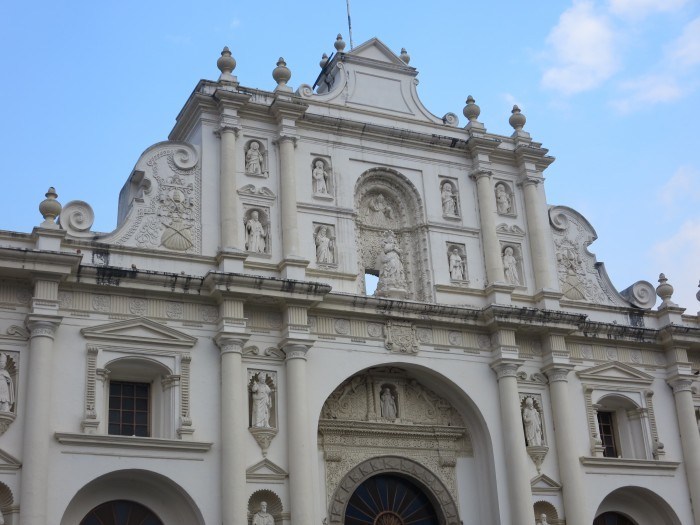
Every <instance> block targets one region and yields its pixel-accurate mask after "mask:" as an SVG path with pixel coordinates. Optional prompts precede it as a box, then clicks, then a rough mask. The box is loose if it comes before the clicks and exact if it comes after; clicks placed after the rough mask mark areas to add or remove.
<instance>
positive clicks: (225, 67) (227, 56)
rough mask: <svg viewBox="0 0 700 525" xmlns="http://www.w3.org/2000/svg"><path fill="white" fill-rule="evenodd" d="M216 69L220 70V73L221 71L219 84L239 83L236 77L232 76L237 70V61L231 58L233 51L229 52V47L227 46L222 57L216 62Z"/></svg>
mask: <svg viewBox="0 0 700 525" xmlns="http://www.w3.org/2000/svg"><path fill="white" fill-rule="evenodd" d="M216 67H217V68H219V71H221V75H219V82H221V81H224V82H233V83H237V82H238V80H237V79H236V77H235V76H234V75H232V74H231V73H233V70H234V69H236V59H235V58H233V56H231V51H230V50H229V48H228V46H225V47H224V49H223V50H222V51H221V56H220V57H219V59H218V60H217V61H216Z"/></svg>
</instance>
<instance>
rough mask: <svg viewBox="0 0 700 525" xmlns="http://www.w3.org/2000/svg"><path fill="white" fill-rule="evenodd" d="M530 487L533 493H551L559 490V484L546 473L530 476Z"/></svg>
mask: <svg viewBox="0 0 700 525" xmlns="http://www.w3.org/2000/svg"><path fill="white" fill-rule="evenodd" d="M530 487H532V492H533V493H535V494H546V493H553V492H559V491H560V490H561V485H560V484H559V483H557V482H556V481H554V480H553V479H552V478H550V477H549V476H547V475H546V474H540V475H539V476H535V477H534V478H532V479H531V480H530Z"/></svg>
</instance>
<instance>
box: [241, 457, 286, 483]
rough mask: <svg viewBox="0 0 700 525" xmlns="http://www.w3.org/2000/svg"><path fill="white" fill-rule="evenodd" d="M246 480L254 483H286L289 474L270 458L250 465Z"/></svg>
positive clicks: (246, 472)
mask: <svg viewBox="0 0 700 525" xmlns="http://www.w3.org/2000/svg"><path fill="white" fill-rule="evenodd" d="M245 474H246V480H247V481H249V482H252V483H284V482H285V480H286V479H287V478H288V477H289V474H288V473H287V472H286V471H285V470H284V469H283V468H282V467H280V466H278V465H276V464H275V463H273V462H272V461H270V460H269V459H267V458H265V459H263V460H262V461H260V462H258V463H256V464H255V465H252V466H250V467H248V468H247V469H246V471H245Z"/></svg>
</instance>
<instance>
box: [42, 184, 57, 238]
mask: <svg viewBox="0 0 700 525" xmlns="http://www.w3.org/2000/svg"><path fill="white" fill-rule="evenodd" d="M57 198H58V194H57V193H56V188H54V187H53V186H51V187H50V188H49V190H48V191H47V192H46V198H45V199H44V200H43V201H41V203H40V204H39V213H41V216H42V217H44V222H42V223H41V224H40V225H39V226H40V227H41V228H50V229H52V230H56V229H58V225H57V224H56V217H58V216H59V215H60V213H61V209H62V206H61V203H60V202H58V201H57V200H56V199H57Z"/></svg>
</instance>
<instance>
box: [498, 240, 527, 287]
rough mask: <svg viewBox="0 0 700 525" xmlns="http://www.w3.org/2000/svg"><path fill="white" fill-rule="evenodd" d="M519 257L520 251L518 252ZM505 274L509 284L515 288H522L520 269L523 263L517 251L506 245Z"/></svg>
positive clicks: (503, 256)
mask: <svg viewBox="0 0 700 525" xmlns="http://www.w3.org/2000/svg"><path fill="white" fill-rule="evenodd" d="M517 253H518V256H519V255H520V254H519V250H518V252H517ZM502 258H503V273H504V276H505V278H506V282H507V283H508V284H512V285H513V286H522V284H523V281H522V278H521V271H520V269H519V266H520V263H521V261H520V260H519V259H518V258H517V257H516V250H515V248H514V247H513V246H511V245H506V247H505V248H503V255H502Z"/></svg>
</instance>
